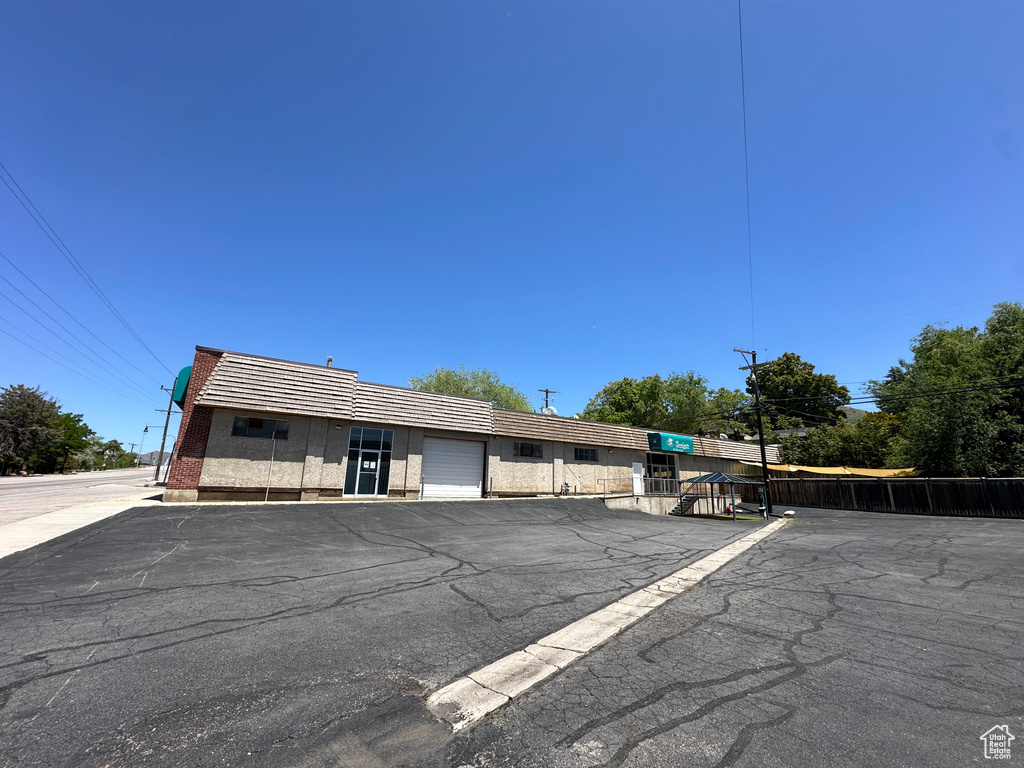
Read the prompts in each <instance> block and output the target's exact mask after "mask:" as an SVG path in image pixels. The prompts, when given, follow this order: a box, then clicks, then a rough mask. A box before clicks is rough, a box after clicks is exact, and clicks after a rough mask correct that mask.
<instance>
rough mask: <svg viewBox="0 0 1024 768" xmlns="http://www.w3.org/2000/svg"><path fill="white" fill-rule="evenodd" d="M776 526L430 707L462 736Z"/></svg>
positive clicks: (437, 696)
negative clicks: (485, 717) (463, 730)
mask: <svg viewBox="0 0 1024 768" xmlns="http://www.w3.org/2000/svg"><path fill="white" fill-rule="evenodd" d="M786 522H787V521H786V520H775V521H774V522H771V523H769V524H768V525H766V526H764V527H762V528H759V529H757V530H756V531H754V532H753V533H750V534H748V535H747V536H744V537H743V538H742V539H738V540H737V541H734V542H733V543H732V544H729V545H727V546H725V547H722V549H720V550H718V551H717V552H713V553H712V554H710V555H708V556H706V557H703V558H701V559H700V560H698V561H697V562H695V563H693V564H691V565H688V566H687V567H685V568H683V569H681V570H679V571H676V572H675V573H673V574H672V575H671V576H666V577H665V578H664V579H661V580H660V581H656V582H655V583H653V584H651V585H649V586H647V587H644V588H643V589H641V590H639V591H637V592H633V593H631V594H629V595H626V596H625V597H623V598H622V599H621V600H616V601H615V602H614V603H612V604H611V605H608V606H605V607H604V608H602V609H600V610H599V611H595V612H594V613H591V614H590V615H589V616H584V617H583V618H582V619H580V620H579V621H574V622H573V623H572V624H570V625H569V626H567V627H563V628H562V629H560V630H558V631H557V632H553V633H551V634H550V635H548V636H547V637H542V638H541V639H540V640H538V641H537V642H536V643H534V644H533V645H529V646H527V647H526V648H524V649H523V650H521V651H516V652H515V653H511V654H509V655H508V656H505V657H503V658H501V659H498V660H497V661H495V662H493V663H491V664H488V665H487V666H486V667H483V668H481V669H478V670H477V671H476V672H473V673H471V674H469V675H467V676H465V677H461V678H459V679H458V680H456V681H455V682H453V683H450V684H449V685H446V686H445V687H444V688H441V689H440V690H439V691H436V692H435V693H433V694H432V695H431V696H430V697H429V698H428V699H427V705H428V706H429V707H430V709H431V711H432V712H434V714H435V715H437V716H438V717H440V718H441V719H443V720H446V721H447V722H448V723H450V724H451V726H452V730H455V731H458V730H461V729H462V728H465V727H466V726H468V725H472V724H473V723H475V722H476V721H477V720H479V719H480V718H482V717H484V716H486V715H487V714H489V713H491V712H493V711H494V710H496V709H498V708H499V707H502V706H504V705H505V704H508V703H509V702H510V701H511V700H512V699H514V698H515V697H516V696H518V695H519V694H521V693H522V692H523V691H526V690H528V689H529V688H531V687H533V686H534V685H536V684H537V683H539V682H540V681H541V680H544V679H545V678H547V677H550V676H551V675H553V674H554V673H555V672H558V671H559V670H560V669H565V668H566V667H567V666H569V665H570V664H572V663H573V662H574V661H576V660H577V659H579V658H580V657H581V656H583V655H584V654H585V653H588V652H589V651H592V650H593V649H594V648H596V647H597V646H598V645H600V644H601V643H603V642H604V641H605V640H607V639H608V638H610V637H612V636H613V635H616V634H618V633H619V632H621V631H622V630H623V629H625V628H626V627H628V626H630V625H631V624H633V623H634V622H636V621H637V620H639V619H640V618H641V617H643V616H646V615H647V614H648V613H650V612H651V611H653V610H654V609H655V608H657V607H658V606H659V605H661V604H662V603H665V602H667V601H668V600H671V599H672V598H673V597H675V596H676V595H679V594H681V593H683V592H685V591H686V590H688V589H690V588H691V587H692V586H694V585H695V584H697V583H698V582H700V581H701V580H702V579H704V578H705V577H706V576H707V575H708V574H711V573H714V572H715V571H717V570H718V569H719V568H721V567H722V566H723V565H725V564H726V563H728V562H729V561H730V560H732V559H733V558H734V557H736V556H737V555H739V554H742V553H743V552H745V551H747V550H748V549H750V548H751V547H752V546H754V545H755V544H757V543H758V542H759V541H761V540H762V539H764V538H766V537H767V536H770V535H771V534H773V533H774V532H775V531H777V530H778V529H779V528H781V527H782V526H784V525H785V524H786Z"/></svg>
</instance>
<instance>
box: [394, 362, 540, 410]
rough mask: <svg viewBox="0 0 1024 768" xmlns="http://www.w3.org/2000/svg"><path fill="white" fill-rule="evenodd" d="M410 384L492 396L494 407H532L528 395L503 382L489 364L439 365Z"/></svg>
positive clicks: (447, 392)
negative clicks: (475, 367) (481, 366)
mask: <svg viewBox="0 0 1024 768" xmlns="http://www.w3.org/2000/svg"><path fill="white" fill-rule="evenodd" d="M409 386H411V387H412V388H413V389H422V390H426V391H428V392H440V393H442V394H445V395H461V396H462V397H478V398H482V399H484V400H490V401H491V402H492V403H493V404H494V407H495V408H507V409H508V410H511V411H532V410H533V407H532V406H531V405H530V400H529V398H528V397H527V396H526V395H525V394H523V392H522V391H520V390H519V389H517V388H516V387H515V386H513V385H511V384H505V383H503V382H502V381H501V380H500V379H499V378H498V376H497V374H495V373H494V372H493V371H489V370H487V369H486V368H484V369H482V370H470V369H467V368H466V366H464V365H463V366H459V369H458V370H455V369H454V368H441V367H438V368H435V369H434V371H433V372H432V373H428V374H427V375H426V376H422V377H416V376H414V377H412V378H410V379H409Z"/></svg>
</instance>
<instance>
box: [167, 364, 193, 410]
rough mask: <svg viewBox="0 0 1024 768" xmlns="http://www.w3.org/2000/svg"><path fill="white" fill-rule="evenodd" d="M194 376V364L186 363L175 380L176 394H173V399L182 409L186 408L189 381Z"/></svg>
mask: <svg viewBox="0 0 1024 768" xmlns="http://www.w3.org/2000/svg"><path fill="white" fill-rule="evenodd" d="M191 378H192V366H191V365H186V366H185V367H184V368H182V369H181V371H180V372H179V373H178V378H176V379H175V380H174V394H173V395H172V396H171V400H173V401H174V404H175V405H177V406H178V407H179V408H181V410H185V393H186V392H188V382H189V380H190V379H191Z"/></svg>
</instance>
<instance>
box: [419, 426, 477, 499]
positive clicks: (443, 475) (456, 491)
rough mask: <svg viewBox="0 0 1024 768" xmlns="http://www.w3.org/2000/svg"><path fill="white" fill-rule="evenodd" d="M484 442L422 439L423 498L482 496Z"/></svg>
mask: <svg viewBox="0 0 1024 768" xmlns="http://www.w3.org/2000/svg"><path fill="white" fill-rule="evenodd" d="M483 479H484V443H475V442H470V441H469V440H442V439H441V438H439V437H425V438H423V498H424V499H479V498H480V497H481V496H483Z"/></svg>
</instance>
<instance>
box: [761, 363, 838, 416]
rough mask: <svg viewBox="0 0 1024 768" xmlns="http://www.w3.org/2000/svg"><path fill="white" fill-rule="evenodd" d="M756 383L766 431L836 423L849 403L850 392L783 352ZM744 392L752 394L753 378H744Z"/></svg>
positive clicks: (763, 368)
mask: <svg viewBox="0 0 1024 768" xmlns="http://www.w3.org/2000/svg"><path fill="white" fill-rule="evenodd" d="M757 383H758V385H759V386H760V389H761V400H762V402H763V404H764V408H765V419H766V421H767V423H766V424H765V429H766V430H769V429H770V430H776V429H792V428H793V427H817V426H821V425H824V424H839V423H841V422H842V421H843V420H844V419H845V418H846V414H845V413H843V411H842V406H844V405H846V404H847V403H849V402H850V390H848V389H847V388H846V387H844V386H841V385H840V384H839V382H838V381H836V377H835V376H833V375H831V374H824V373H815V372H814V365H813V364H811V363H808V362H806V361H805V360H802V359H801V358H800V356H799V355H797V354H794V353H793V352H784V353H783V354H782V355H781V356H780V357H778V358H777V359H775V360H773V361H772V362H771V363H769V364H768V365H765V366H764V367H760V366H759V370H758V374H757ZM747 393H748V394H750V395H753V394H754V376H753V374H751V375H750V376H748V377H747Z"/></svg>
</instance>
